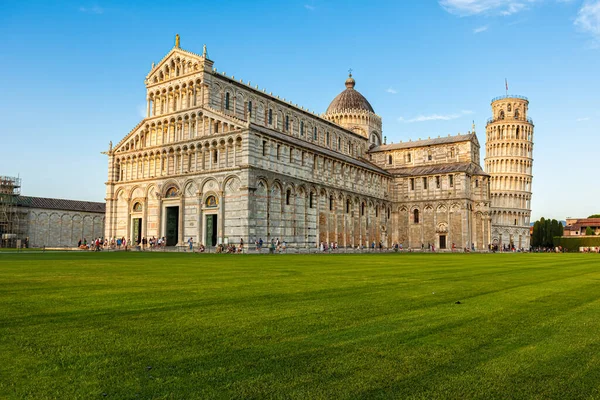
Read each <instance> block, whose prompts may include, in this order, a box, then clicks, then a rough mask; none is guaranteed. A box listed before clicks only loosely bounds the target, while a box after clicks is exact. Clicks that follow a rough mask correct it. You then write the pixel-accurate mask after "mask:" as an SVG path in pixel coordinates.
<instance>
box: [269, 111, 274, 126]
mask: <svg viewBox="0 0 600 400" xmlns="http://www.w3.org/2000/svg"><path fill="white" fill-rule="evenodd" d="M269 125H273V109H272V108H269Z"/></svg>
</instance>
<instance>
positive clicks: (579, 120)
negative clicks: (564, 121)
mask: <svg viewBox="0 0 600 400" xmlns="http://www.w3.org/2000/svg"><path fill="white" fill-rule="evenodd" d="M589 120H590V117H583V118H577V119H576V120H575V121H577V122H583V121H589Z"/></svg>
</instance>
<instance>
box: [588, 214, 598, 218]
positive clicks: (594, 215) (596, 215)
mask: <svg viewBox="0 0 600 400" xmlns="http://www.w3.org/2000/svg"><path fill="white" fill-rule="evenodd" d="M588 218H600V214H593V215H590V216H589V217H588Z"/></svg>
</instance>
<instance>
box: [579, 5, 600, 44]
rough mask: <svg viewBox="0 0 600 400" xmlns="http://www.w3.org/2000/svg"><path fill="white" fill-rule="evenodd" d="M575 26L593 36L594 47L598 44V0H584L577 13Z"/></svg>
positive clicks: (599, 39)
mask: <svg viewBox="0 0 600 400" xmlns="http://www.w3.org/2000/svg"><path fill="white" fill-rule="evenodd" d="M575 26H576V27H577V29H579V30H580V31H581V32H584V33H587V34H589V35H591V36H592V37H593V43H592V44H593V45H594V47H598V46H599V45H600V0H593V1H592V0H586V1H585V2H584V3H583V5H582V6H581V8H580V9H579V12H578V13H577V18H576V19H575Z"/></svg>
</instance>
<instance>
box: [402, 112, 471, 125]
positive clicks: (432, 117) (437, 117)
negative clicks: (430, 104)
mask: <svg viewBox="0 0 600 400" xmlns="http://www.w3.org/2000/svg"><path fill="white" fill-rule="evenodd" d="M469 114H473V111H471V110H462V111H461V112H460V113H454V114H429V115H422V114H421V115H417V116H416V117H414V118H409V119H406V118H404V117H400V118H398V121H400V122H405V123H407V124H411V123H413V122H427V121H450V120H453V119H458V118H460V117H462V116H464V115H469Z"/></svg>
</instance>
